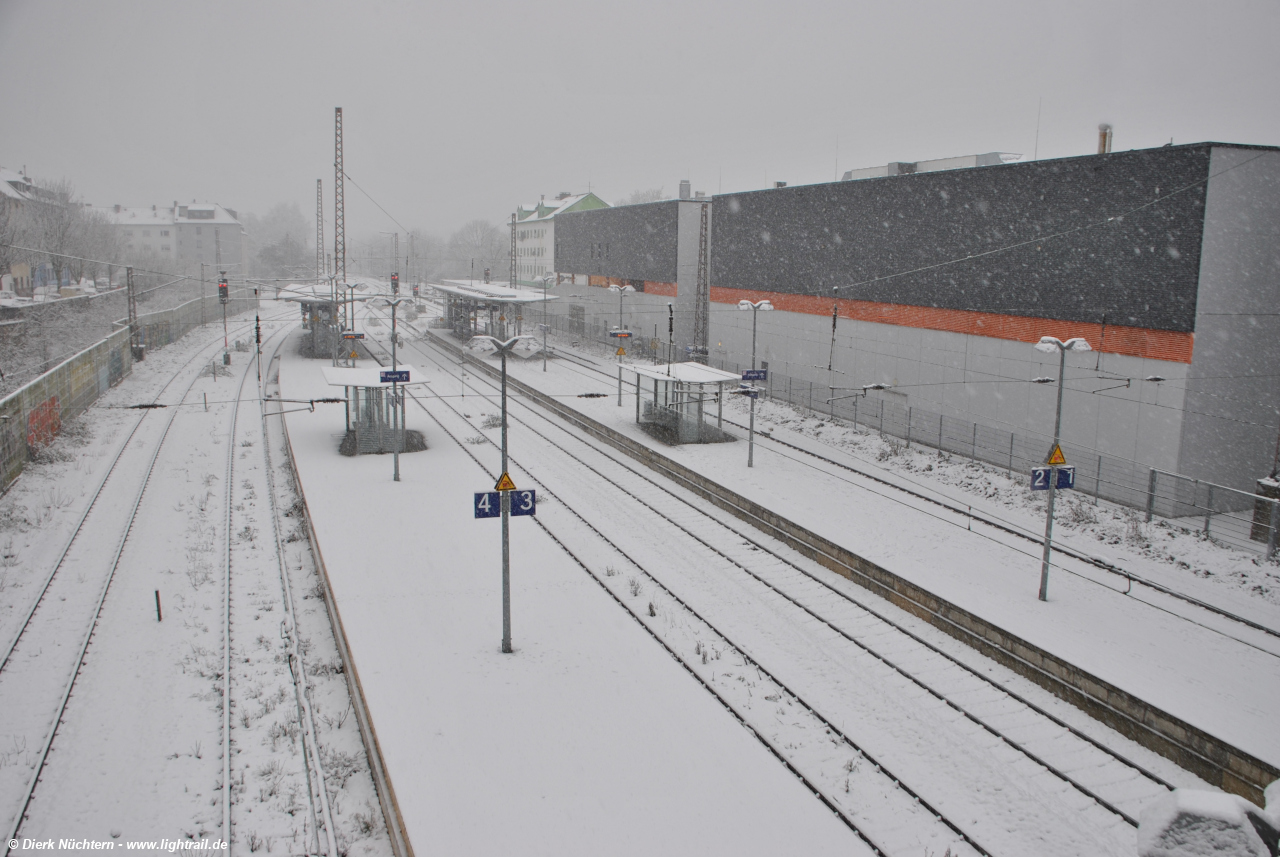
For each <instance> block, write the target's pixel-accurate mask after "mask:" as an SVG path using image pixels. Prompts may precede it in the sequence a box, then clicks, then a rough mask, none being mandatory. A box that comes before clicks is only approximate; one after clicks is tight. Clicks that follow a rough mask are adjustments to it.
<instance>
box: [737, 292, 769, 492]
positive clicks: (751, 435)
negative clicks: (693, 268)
mask: <svg viewBox="0 0 1280 857" xmlns="http://www.w3.org/2000/svg"><path fill="white" fill-rule="evenodd" d="M738 309H741V310H748V309H749V310H751V371H752V373H753V374H754V372H755V368H756V317H757V316H759V314H760V310H764V311H766V312H768V311H770V310H772V309H773V303H772V302H770V301H757V302H756V303H752V302H751V301H746V300H743V301H738ZM751 383H752V385H753V386H754V384H755V381H754V379H753V380H752V382H751ZM757 395H758V393H755V392H753V393H752V394H751V422H750V425H749V426H748V427H747V467H754V466H755V457H756V396H757Z"/></svg>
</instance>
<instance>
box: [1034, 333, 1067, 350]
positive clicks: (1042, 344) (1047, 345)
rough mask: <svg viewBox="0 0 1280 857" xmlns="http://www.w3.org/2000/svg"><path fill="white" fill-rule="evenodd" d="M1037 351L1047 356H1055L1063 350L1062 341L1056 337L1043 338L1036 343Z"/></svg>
mask: <svg viewBox="0 0 1280 857" xmlns="http://www.w3.org/2000/svg"><path fill="white" fill-rule="evenodd" d="M1035 348H1036V351H1043V352H1044V353H1046V354H1055V353H1057V351H1058V349H1060V348H1062V340H1061V339H1059V338H1058V337H1056V336H1042V337H1040V341H1039V342H1037V343H1036V346H1035Z"/></svg>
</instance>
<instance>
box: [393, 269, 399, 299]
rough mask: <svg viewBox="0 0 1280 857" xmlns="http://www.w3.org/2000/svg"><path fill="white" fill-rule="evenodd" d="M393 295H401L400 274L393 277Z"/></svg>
mask: <svg viewBox="0 0 1280 857" xmlns="http://www.w3.org/2000/svg"><path fill="white" fill-rule="evenodd" d="M391 294H393V295H398V294H400V275H399V274H392V275H391Z"/></svg>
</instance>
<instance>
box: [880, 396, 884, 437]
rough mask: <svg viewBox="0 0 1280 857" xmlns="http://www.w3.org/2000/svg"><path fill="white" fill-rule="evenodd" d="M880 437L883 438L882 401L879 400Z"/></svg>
mask: <svg viewBox="0 0 1280 857" xmlns="http://www.w3.org/2000/svg"><path fill="white" fill-rule="evenodd" d="M880 436H881V437H884V399H881V400H880Z"/></svg>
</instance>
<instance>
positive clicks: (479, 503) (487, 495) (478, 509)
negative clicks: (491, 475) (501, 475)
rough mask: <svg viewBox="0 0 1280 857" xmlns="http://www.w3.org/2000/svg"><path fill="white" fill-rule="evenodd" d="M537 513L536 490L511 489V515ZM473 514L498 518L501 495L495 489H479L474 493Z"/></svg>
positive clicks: (500, 507) (500, 510) (500, 511)
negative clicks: (479, 490)
mask: <svg viewBox="0 0 1280 857" xmlns="http://www.w3.org/2000/svg"><path fill="white" fill-rule="evenodd" d="M537 513H538V492H537V491H533V490H528V491H512V492H511V516H512V517H513V518H514V517H519V516H520V515H536V514H537ZM475 516H476V517H477V518H498V517H501V516H502V495H501V494H500V493H499V492H497V491H481V492H479V493H477V494H476V495H475Z"/></svg>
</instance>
